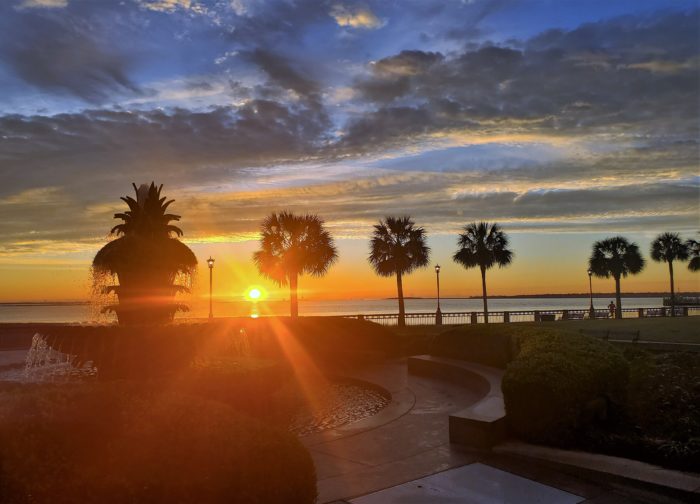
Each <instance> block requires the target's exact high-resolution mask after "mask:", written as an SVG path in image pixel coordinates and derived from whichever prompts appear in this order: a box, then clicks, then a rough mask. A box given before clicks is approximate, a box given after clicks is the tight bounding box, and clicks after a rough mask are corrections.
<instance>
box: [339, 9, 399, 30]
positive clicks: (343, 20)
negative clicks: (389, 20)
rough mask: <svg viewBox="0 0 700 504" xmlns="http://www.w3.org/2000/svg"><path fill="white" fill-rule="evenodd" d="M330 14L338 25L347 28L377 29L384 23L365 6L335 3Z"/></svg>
mask: <svg viewBox="0 0 700 504" xmlns="http://www.w3.org/2000/svg"><path fill="white" fill-rule="evenodd" d="M330 16H331V17H332V18H333V19H335V22H336V23H338V26H343V27H348V28H364V29H377V28H381V27H382V26H384V25H385V24H386V22H385V21H382V20H381V19H379V18H378V17H377V16H375V15H374V13H373V12H372V11H371V10H369V9H367V8H365V7H348V6H345V5H342V4H335V5H334V6H333V7H331V11H330Z"/></svg>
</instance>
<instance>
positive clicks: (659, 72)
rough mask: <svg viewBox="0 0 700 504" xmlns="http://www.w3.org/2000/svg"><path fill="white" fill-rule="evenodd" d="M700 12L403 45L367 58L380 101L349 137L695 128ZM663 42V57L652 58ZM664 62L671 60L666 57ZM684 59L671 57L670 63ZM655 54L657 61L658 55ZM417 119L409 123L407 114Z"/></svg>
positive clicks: (363, 85) (365, 86)
mask: <svg viewBox="0 0 700 504" xmlns="http://www.w3.org/2000/svg"><path fill="white" fill-rule="evenodd" d="M699 13H700V11H698V10H695V11H691V12H688V13H680V14H669V15H666V16H657V17H655V18H653V19H651V18H650V19H647V18H643V19H639V18H633V19H630V18H621V19H617V20H609V21H604V22H600V23H591V24H588V25H584V26H583V27H581V28H577V29H575V30H571V31H561V30H554V31H549V32H545V33H544V34H542V35H539V36H537V37H534V38H532V39H530V40H529V41H526V43H525V44H524V47H523V48H514V47H509V46H507V45H492V44H488V45H484V46H481V47H477V48H472V49H467V50H465V51H463V52H461V53H458V54H454V55H450V56H449V57H447V56H443V55H442V54H439V53H426V52H421V51H404V52H402V53H399V54H397V55H395V56H391V57H388V58H384V59H382V60H379V61H377V62H376V63H374V64H372V65H370V67H369V71H370V72H369V76H367V77H364V78H361V79H360V80H359V82H358V83H357V85H356V87H357V89H358V91H360V92H361V93H362V95H361V97H362V98H364V100H366V101H368V102H370V103H373V104H374V108H370V107H367V109H368V110H367V111H366V112H365V113H364V114H361V115H359V114H358V115H356V116H355V117H354V118H352V120H351V121H350V124H349V125H348V126H347V127H346V128H345V131H346V135H345V138H344V142H346V143H347V144H348V145H350V146H357V145H360V144H362V145H365V146H366V147H367V148H371V146H372V145H377V144H379V145H381V144H384V145H394V144H395V143H397V142H399V143H400V142H402V141H406V139H407V137H411V136H415V135H420V134H425V133H427V132H431V131H446V130H450V129H452V128H462V129H471V130H474V131H477V130H483V129H489V128H491V127H493V126H496V127H497V128H499V129H500V130H501V131H503V132H506V131H510V132H514V131H517V130H518V129H519V128H520V127H521V126H522V122H523V121H527V122H528V129H529V131H530V132H531V133H535V132H540V133H542V132H556V133H557V134H559V135H581V134H583V133H588V134H590V133H591V132H595V131H603V130H609V131H613V130H615V129H619V131H620V132H622V131H627V132H629V131H630V128H633V129H635V130H637V131H638V132H639V133H640V134H643V135H652V136H653V135H657V134H662V135H666V134H668V133H669V130H668V129H667V128H668V127H669V126H670V127H672V128H674V133H677V134H682V135H685V136H686V137H694V136H697V132H698V125H697V110H696V109H693V108H692V107H687V106H686V104H687V103H697V102H698V100H699V99H700V72H698V71H697V65H696V64H695V63H694V62H695V61H697V57H698V44H697V26H698V23H699V22H700V14H699ZM658 51H663V53H664V59H663V60H659V59H652V58H653V57H654V56H655V55H656V53H658ZM660 61H664V62H665V63H660ZM679 61H680V62H683V63H680V64H674V63H671V62H679ZM652 62H653V63H652ZM411 119H412V120H416V121H420V123H416V124H413V125H407V124H406V123H405V122H404V121H405V120H411Z"/></svg>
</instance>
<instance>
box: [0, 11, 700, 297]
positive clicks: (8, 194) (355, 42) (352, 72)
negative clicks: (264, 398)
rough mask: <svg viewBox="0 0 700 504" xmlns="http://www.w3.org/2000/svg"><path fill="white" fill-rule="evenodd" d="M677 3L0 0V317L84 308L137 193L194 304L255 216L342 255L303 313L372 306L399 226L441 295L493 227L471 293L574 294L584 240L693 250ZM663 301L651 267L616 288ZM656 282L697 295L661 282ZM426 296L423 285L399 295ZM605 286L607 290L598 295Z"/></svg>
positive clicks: (226, 268) (687, 84) (690, 150)
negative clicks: (464, 243)
mask: <svg viewBox="0 0 700 504" xmlns="http://www.w3.org/2000/svg"><path fill="white" fill-rule="evenodd" d="M698 9H699V8H698V4H697V2H696V1H695V0H693V1H683V0H674V1H671V2H669V1H667V0H629V1H628V0H618V1H614V2H611V1H609V0H606V1H599V0H582V1H575V0H564V1H561V0H519V1H511V0H381V1H380V0H376V1H372V0H367V1H362V2H356V1H346V0H338V1H324V0H314V1H310V0H211V1H205V0H201V1H198V0H109V1H108V0H3V1H2V2H0V97H1V98H0V301H18V300H24V301H31V300H68V299H70V300H75V299H85V298H87V297H88V296H89V292H90V288H89V287H90V270H89V267H90V262H91V259H92V257H93V256H94V254H95V253H96V251H97V250H98V249H99V248H100V247H101V246H103V245H104V244H105V243H106V242H107V240H108V239H110V237H109V236H108V232H109V230H110V229H111V227H112V226H113V225H114V224H115V223H116V222H114V220H113V214H114V213H115V212H117V211H121V210H122V207H123V206H124V204H123V203H122V202H121V201H120V200H119V197H120V196H124V195H127V194H130V193H131V192H132V188H131V184H132V182H135V183H136V184H137V185H140V184H142V183H149V182H151V181H155V182H156V183H158V184H161V183H162V184H163V185H164V189H163V192H164V194H166V195H167V196H168V197H171V198H174V199H175V200H176V202H175V203H174V204H173V205H172V207H171V209H172V210H173V211H175V213H178V214H180V215H182V220H181V222H180V224H181V227H182V229H183V231H184V232H185V235H184V238H183V239H184V241H185V242H186V243H187V244H188V245H189V246H190V247H191V248H192V249H193V250H194V251H195V253H196V255H197V257H198V258H199V261H200V266H201V267H200V274H199V281H198V282H197V284H196V288H195V296H200V295H202V294H203V293H204V292H206V290H207V276H208V275H207V272H206V263H205V259H206V258H207V257H209V256H210V255H211V256H213V257H214V258H215V259H216V266H215V278H216V281H215V294H216V296H217V297H219V298H222V299H224V298H236V297H239V296H240V295H241V294H242V293H243V292H245V291H246V289H247V288H248V287H249V286H251V285H261V286H263V287H265V288H267V289H268V290H269V291H270V293H271V294H272V296H273V297H285V296H286V295H287V294H286V292H285V291H284V290H282V291H280V290H278V289H277V287H275V286H274V284H271V283H270V282H269V281H267V280H265V279H262V278H261V277H260V276H259V275H258V274H257V271H256V270H255V268H254V265H253V263H252V253H253V252H254V251H255V250H256V248H257V246H258V244H257V240H258V231H259V226H260V222H261V220H262V219H263V218H264V217H265V216H266V215H267V214H269V213H270V212H272V211H279V210H284V209H286V210H291V211H293V212H300V213H304V212H312V213H317V214H319V215H320V216H321V217H323V218H324V219H325V221H326V225H327V226H328V228H329V230H330V231H331V232H332V233H333V235H334V237H335V239H336V243H337V245H338V250H339V255H340V258H339V261H338V262H337V264H335V265H334V266H333V267H332V268H331V270H330V272H329V273H328V275H326V276H325V277H323V278H321V279H315V278H302V279H301V282H300V289H301V295H302V297H304V298H307V299H323V298H332V299H342V298H354V297H360V298H363V297H388V296H393V295H395V288H396V287H395V282H394V280H392V279H391V278H380V277H377V276H376V275H374V274H373V273H372V270H371V268H370V266H369V264H368V263H367V260H366V258H367V254H368V238H369V235H370V234H371V231H372V225H373V224H374V223H376V222H377V221H378V219H380V218H382V217H384V216H386V215H411V216H412V217H413V218H414V220H415V222H416V224H417V225H420V226H423V227H424V228H425V229H426V231H427V232H428V236H429V245H430V247H431V249H432V255H431V264H435V263H440V264H441V266H442V274H441V287H442V293H443V295H445V296H471V295H478V294H480V291H481V285H480V278H479V273H478V271H476V270H469V271H466V270H464V269H462V268H461V267H460V266H458V265H457V264H455V263H454V262H453V261H452V259H451V257H452V255H453V254H454V252H455V250H456V237H457V233H459V231H460V229H461V228H462V227H463V226H464V225H465V224H468V223H470V222H473V221H481V220H485V221H490V222H498V223H499V224H501V226H502V227H503V229H504V230H505V232H506V233H507V234H508V235H509V237H510V239H511V244H512V248H513V250H514V252H515V259H514V262H513V264H512V265H511V266H509V267H508V268H505V269H501V270H498V269H496V270H493V271H491V272H489V274H488V277H487V280H488V284H489V291H490V292H491V293H492V294H502V295H512V294H518V293H523V294H533V293H568V292H587V290H588V276H587V274H586V268H587V258H588V257H589V255H590V250H591V245H592V243H593V242H594V241H596V240H600V239H603V238H606V237H608V236H613V235H618V234H622V235H624V236H626V237H627V238H628V239H630V240H632V241H634V242H636V243H638V244H639V246H640V248H641V250H642V252H643V253H644V254H645V256H646V257H647V259H648V251H649V244H650V242H651V241H652V240H653V239H654V237H655V236H656V235H657V234H659V233H660V232H664V231H672V232H678V233H680V234H681V235H682V236H683V237H685V238H698V231H700V171H699V166H700V150H699V144H698V142H699V129H700V28H699V27H700V11H699V10H698ZM667 288H668V273H667V268H666V266H665V265H663V264H657V263H653V262H652V261H650V260H649V261H648V264H647V267H646V269H645V270H644V271H643V272H642V273H641V274H640V275H637V276H635V277H632V278H629V279H625V280H624V281H623V291H624V290H627V291H638V292H643V291H662V290H666V289H667ZM676 288H677V289H678V290H685V291H697V290H700V279H699V275H697V274H691V273H690V272H688V271H687V270H686V268H685V267H684V266H681V267H676ZM404 289H405V293H406V295H409V296H433V295H434V291H435V278H434V272H433V270H432V268H425V269H422V270H420V271H417V272H415V273H414V274H412V275H411V276H409V277H408V278H407V279H405V281H404ZM594 289H595V290H597V291H600V292H603V291H605V292H610V291H612V290H613V289H614V286H613V283H612V281H611V280H594Z"/></svg>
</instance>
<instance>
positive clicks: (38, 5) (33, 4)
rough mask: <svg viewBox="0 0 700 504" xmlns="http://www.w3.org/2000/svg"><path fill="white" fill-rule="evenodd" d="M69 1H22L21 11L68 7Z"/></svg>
mask: <svg viewBox="0 0 700 504" xmlns="http://www.w3.org/2000/svg"><path fill="white" fill-rule="evenodd" d="M67 6H68V0H22V2H20V4H19V8H20V9H53V8H61V7H67Z"/></svg>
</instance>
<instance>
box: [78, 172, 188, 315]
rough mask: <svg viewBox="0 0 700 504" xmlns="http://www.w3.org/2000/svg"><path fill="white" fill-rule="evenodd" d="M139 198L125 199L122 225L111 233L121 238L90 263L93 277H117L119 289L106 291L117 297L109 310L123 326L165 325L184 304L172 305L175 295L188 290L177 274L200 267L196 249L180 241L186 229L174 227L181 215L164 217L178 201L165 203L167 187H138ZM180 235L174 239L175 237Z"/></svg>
mask: <svg viewBox="0 0 700 504" xmlns="http://www.w3.org/2000/svg"><path fill="white" fill-rule="evenodd" d="M133 186H134V190H135V191H136V199H134V198H132V197H130V196H127V197H122V198H121V199H122V200H123V201H124V202H125V203H126V204H127V205H128V206H129V210H127V211H126V212H122V213H116V214H114V218H115V219H121V220H122V221H123V222H122V223H121V224H118V225H116V226H114V227H113V228H112V230H111V231H110V234H113V235H116V236H118V238H116V239H114V240H112V241H110V242H109V243H107V244H106V245H105V246H104V247H102V249H100V251H99V252H97V254H96V255H95V258H94V259H93V261H92V267H93V271H94V273H95V279H96V281H97V279H98V278H99V277H100V276H101V275H104V274H107V275H112V276H116V277H117V279H118V281H119V285H112V286H107V287H104V289H103V292H104V293H109V292H114V293H116V294H117V298H118V300H119V303H118V304H117V305H113V306H108V307H106V308H105V310H111V311H114V312H116V314H117V318H118V320H119V323H120V324H122V325H133V324H144V323H165V322H169V321H171V320H172V319H173V316H174V314H175V312H176V311H178V310H181V309H187V307H186V306H184V305H181V304H176V303H174V302H173V297H174V295H175V294H176V293H177V292H181V291H187V287H186V286H184V285H178V283H177V279H178V275H180V274H185V275H190V274H192V273H193V272H194V269H195V267H196V266H197V258H196V257H195V256H194V254H193V253H192V251H191V250H190V249H189V248H188V247H187V246H186V245H185V244H183V243H181V242H180V241H179V240H178V239H177V238H176V237H177V236H182V230H181V229H180V228H178V227H177V226H174V225H172V224H170V223H171V222H172V221H179V220H180V216H179V215H174V214H169V213H166V210H167V208H168V207H169V206H170V205H171V204H172V203H173V201H174V200H170V201H166V198H165V197H161V195H160V193H161V190H162V189H163V186H162V185H161V186H159V187H156V185H155V184H154V183H153V182H151V185H150V186H148V185H146V184H143V185H141V187H138V188H137V187H136V184H133ZM173 234H174V235H175V236H176V237H172V236H171V235H173Z"/></svg>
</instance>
